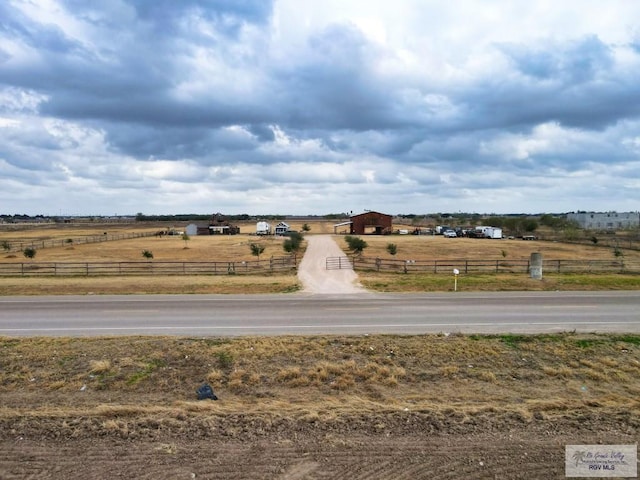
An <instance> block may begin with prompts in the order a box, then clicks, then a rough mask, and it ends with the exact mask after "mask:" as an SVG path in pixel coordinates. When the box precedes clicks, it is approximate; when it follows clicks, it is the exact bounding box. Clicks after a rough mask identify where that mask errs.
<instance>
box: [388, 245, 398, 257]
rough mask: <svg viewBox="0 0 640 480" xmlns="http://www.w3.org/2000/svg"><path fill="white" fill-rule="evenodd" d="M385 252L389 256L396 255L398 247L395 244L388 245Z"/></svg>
mask: <svg viewBox="0 0 640 480" xmlns="http://www.w3.org/2000/svg"><path fill="white" fill-rule="evenodd" d="M387 252H389V254H391V255H395V254H396V253H398V246H397V245H396V244H395V243H388V244H387Z"/></svg>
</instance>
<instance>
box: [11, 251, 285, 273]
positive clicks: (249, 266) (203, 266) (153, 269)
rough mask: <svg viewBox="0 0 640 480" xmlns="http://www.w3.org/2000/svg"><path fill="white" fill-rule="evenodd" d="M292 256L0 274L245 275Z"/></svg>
mask: <svg viewBox="0 0 640 480" xmlns="http://www.w3.org/2000/svg"><path fill="white" fill-rule="evenodd" d="M297 260H298V259H297V257H296V255H289V256H282V257H271V258H270V259H268V260H254V261H240V262H157V261H140V262H21V263H0V276H2V277H8V276H19V277H26V276H29V277H34V276H85V277H87V276H117V275H234V274H238V275H247V274H264V273H274V272H286V271H291V270H295V269H296V268H297V265H298V263H297Z"/></svg>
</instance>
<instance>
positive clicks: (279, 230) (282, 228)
mask: <svg viewBox="0 0 640 480" xmlns="http://www.w3.org/2000/svg"><path fill="white" fill-rule="evenodd" d="M288 231H289V225H288V224H287V223H285V222H280V223H279V224H278V225H276V230H275V232H276V235H285V234H286V233H287V232H288Z"/></svg>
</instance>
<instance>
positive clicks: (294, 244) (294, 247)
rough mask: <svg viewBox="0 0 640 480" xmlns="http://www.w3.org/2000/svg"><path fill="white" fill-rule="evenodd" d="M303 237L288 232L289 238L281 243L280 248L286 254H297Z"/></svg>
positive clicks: (296, 233)
mask: <svg viewBox="0 0 640 480" xmlns="http://www.w3.org/2000/svg"><path fill="white" fill-rule="evenodd" d="M303 239H304V237H303V236H302V234H300V233H298V232H290V233H289V238H287V239H286V240H285V241H284V242H282V248H283V249H284V251H285V252H287V253H292V252H297V251H298V250H300V246H301V245H302V240H303Z"/></svg>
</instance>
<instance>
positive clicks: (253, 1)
mask: <svg viewBox="0 0 640 480" xmlns="http://www.w3.org/2000/svg"><path fill="white" fill-rule="evenodd" d="M639 200H640V2H638V1H637V0H608V1H606V2H603V1H602V0H562V1H558V0H535V1H531V0H510V1H504V0H455V1H452V0H446V1H445V0H394V1H389V0H306V1H300V0H92V1H86V0H2V2H0V213H5V214H14V213H27V214H32V215H33V214H47V215H59V214H63V215H84V214H89V215H113V214H118V215H125V214H135V213H137V212H142V213H145V214H171V213H212V212H218V211H220V212H224V213H228V214H237V213H249V214H251V215H260V214H269V213H279V214H315V215H322V214H327V213H337V212H349V211H353V212H361V211H363V210H365V209H369V210H378V211H382V212H385V213H392V214H397V213H432V212H458V211H462V212H475V213H541V212H568V211H576V210H595V211H607V210H617V211H637V210H639V209H640V202H639Z"/></svg>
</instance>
